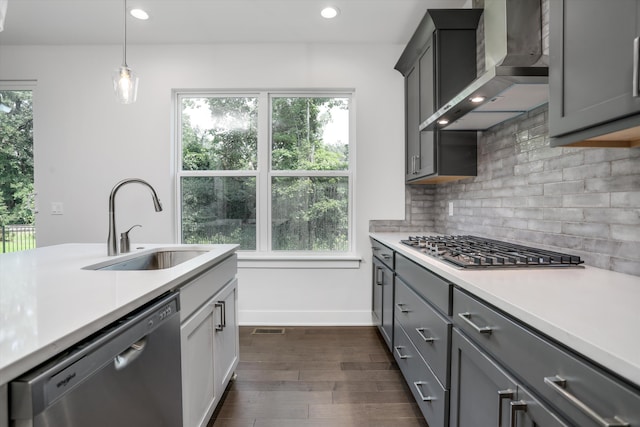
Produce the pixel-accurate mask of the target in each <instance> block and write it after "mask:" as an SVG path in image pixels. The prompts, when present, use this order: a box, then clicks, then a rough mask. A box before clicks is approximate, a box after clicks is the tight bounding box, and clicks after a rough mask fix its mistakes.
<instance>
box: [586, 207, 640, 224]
mask: <svg viewBox="0 0 640 427" xmlns="http://www.w3.org/2000/svg"><path fill="white" fill-rule="evenodd" d="M584 220H585V221H589V222H603V223H609V224H626V225H640V209H622V208H620V209H618V208H611V209H598V208H594V209H590V208H587V209H584Z"/></svg>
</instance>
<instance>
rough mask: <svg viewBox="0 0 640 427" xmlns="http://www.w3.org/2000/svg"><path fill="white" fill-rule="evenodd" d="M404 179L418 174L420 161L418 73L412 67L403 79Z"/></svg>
mask: <svg viewBox="0 0 640 427" xmlns="http://www.w3.org/2000/svg"><path fill="white" fill-rule="evenodd" d="M405 102H406V105H405V121H406V123H405V133H406V135H405V138H406V149H405V157H406V168H405V172H406V179H407V180H410V179H414V178H415V177H416V176H417V174H418V168H419V166H418V162H419V161H420V131H419V130H418V128H419V126H420V71H419V70H418V67H417V66H416V67H414V68H413V69H411V71H409V73H408V74H407V76H406V78H405Z"/></svg>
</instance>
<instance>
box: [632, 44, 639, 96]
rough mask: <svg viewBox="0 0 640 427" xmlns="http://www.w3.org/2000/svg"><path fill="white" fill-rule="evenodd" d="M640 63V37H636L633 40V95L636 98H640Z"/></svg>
mask: <svg viewBox="0 0 640 427" xmlns="http://www.w3.org/2000/svg"><path fill="white" fill-rule="evenodd" d="M639 61H640V37H636V38H635V39H633V82H632V95H633V97H634V98H637V97H638V96H640V92H639V90H638V78H639V77H640V76H639V75H638V74H639V73H638V67H640V65H639V64H638V62H639Z"/></svg>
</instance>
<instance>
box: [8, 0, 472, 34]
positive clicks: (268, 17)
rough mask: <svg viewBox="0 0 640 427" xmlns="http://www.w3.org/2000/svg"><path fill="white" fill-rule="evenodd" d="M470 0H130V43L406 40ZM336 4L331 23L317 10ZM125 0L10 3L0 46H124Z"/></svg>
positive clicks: (10, 0)
mask: <svg viewBox="0 0 640 427" xmlns="http://www.w3.org/2000/svg"><path fill="white" fill-rule="evenodd" d="M468 2H470V0H127V7H128V9H131V8H134V7H140V8H143V9H145V10H147V11H148V13H149V14H150V16H151V17H150V19H149V20H147V21H139V20H137V19H135V18H132V17H128V18H127V32H128V35H127V40H128V43H131V44H167V43H177V44H182V43H188V44H190V43H290V42H298V43H398V44H405V43H407V42H408V41H409V38H410V37H411V34H413V31H414V30H415V28H416V26H417V25H418V23H419V22H420V19H422V16H423V15H424V13H425V11H426V9H428V8H458V7H464V6H465V5H466V4H467V3H468ZM328 4H331V5H334V6H337V7H338V8H339V9H340V11H341V13H340V15H338V17H337V18H335V19H333V20H326V19H324V18H321V17H320V10H321V9H322V8H323V7H324V6H326V5H328ZM122 20H123V0H8V8H7V14H6V19H5V24H4V31H3V32H0V45H16V44H18V45H24V44H47V45H51V44H117V43H122V38H123V35H122V32H123V26H122Z"/></svg>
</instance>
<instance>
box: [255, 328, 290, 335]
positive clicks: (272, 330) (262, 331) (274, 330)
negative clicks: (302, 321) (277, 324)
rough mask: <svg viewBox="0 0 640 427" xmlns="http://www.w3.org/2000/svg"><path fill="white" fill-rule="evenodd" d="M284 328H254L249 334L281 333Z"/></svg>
mask: <svg viewBox="0 0 640 427" xmlns="http://www.w3.org/2000/svg"><path fill="white" fill-rule="evenodd" d="M283 334H284V328H255V329H254V330H253V332H251V335H283Z"/></svg>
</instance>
